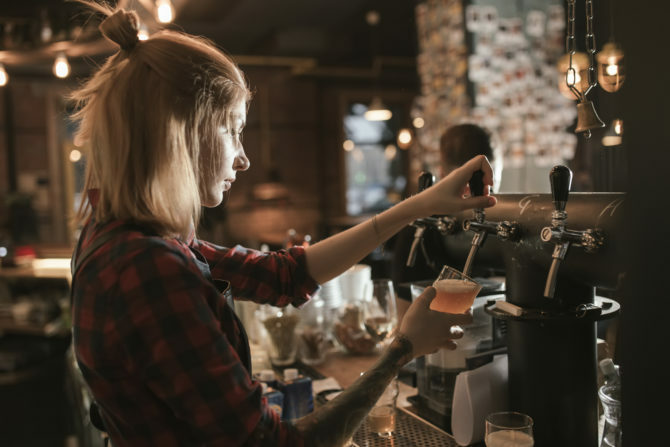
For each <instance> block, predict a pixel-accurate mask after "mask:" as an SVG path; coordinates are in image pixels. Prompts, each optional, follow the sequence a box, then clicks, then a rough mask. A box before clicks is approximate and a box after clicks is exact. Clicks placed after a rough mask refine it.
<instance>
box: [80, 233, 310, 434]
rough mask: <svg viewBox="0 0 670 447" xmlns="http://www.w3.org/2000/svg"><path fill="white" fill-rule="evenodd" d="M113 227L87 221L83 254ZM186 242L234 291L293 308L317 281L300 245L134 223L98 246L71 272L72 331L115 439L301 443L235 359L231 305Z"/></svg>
mask: <svg viewBox="0 0 670 447" xmlns="http://www.w3.org/2000/svg"><path fill="white" fill-rule="evenodd" d="M119 224H120V222H113V223H110V224H107V225H94V224H89V225H87V226H86V227H85V228H84V230H83V232H82V238H83V240H82V244H81V248H80V253H81V252H82V251H83V250H85V249H86V247H87V246H88V245H89V244H91V242H92V241H94V240H95V239H96V238H97V237H99V236H100V235H101V234H103V233H105V232H107V231H109V230H110V229H111V228H114V227H116V226H118V225H119ZM192 249H195V250H197V251H199V252H200V253H201V254H202V255H203V256H204V258H205V259H206V260H207V263H208V264H209V266H210V268H211V273H212V278H214V279H223V280H227V281H229V282H230V285H231V288H232V292H233V295H234V296H235V297H240V298H246V299H250V300H253V301H255V302H258V303H271V304H273V305H276V306H285V305H288V304H293V305H300V304H302V303H303V302H305V301H306V300H307V299H309V297H310V295H311V294H312V293H313V292H314V291H315V290H316V289H317V287H318V285H317V284H316V282H315V281H314V279H312V278H311V276H310V275H309V274H308V272H307V267H306V261H305V255H304V249H302V248H300V247H295V248H291V249H289V250H286V251H284V250H282V251H280V252H275V253H269V254H267V253H261V252H258V251H254V250H249V249H246V248H243V247H240V246H236V247H234V248H222V247H217V246H215V245H213V244H210V243H207V242H202V241H199V240H197V239H195V238H194V239H193V240H192V241H190V242H184V241H181V240H179V239H167V238H161V237H157V236H147V235H146V234H143V233H142V232H139V231H133V230H128V231H125V232H122V233H120V234H119V235H118V236H116V237H114V238H113V239H112V240H111V241H109V242H107V243H105V244H104V245H102V246H101V247H100V248H99V249H98V250H96V251H95V253H94V254H93V255H92V256H91V257H89V258H88V260H87V261H85V263H84V265H83V266H82V267H81V269H80V270H79V273H78V274H77V275H76V280H75V282H74V289H73V335H74V347H75V350H76V355H77V361H78V364H79V367H80V368H81V371H82V373H83V375H84V378H85V379H86V382H87V383H88V385H89V387H90V389H91V391H92V393H93V395H94V397H95V399H96V402H97V403H98V405H99V407H100V408H101V410H102V411H101V413H102V416H103V420H104V422H105V427H106V428H107V431H108V433H109V435H110V437H111V439H112V443H113V444H114V446H115V447H121V446H152V447H153V446H161V447H164V446H190V445H203V446H204V445H206V446H224V445H225V446H237V445H259V446H260V445H268V446H270V445H271V446H295V445H302V440H301V439H300V437H299V435H298V433H297V432H296V431H295V429H294V428H293V427H292V426H290V425H289V424H286V423H285V422H280V420H279V418H278V416H277V414H276V413H275V412H274V411H272V410H271V409H270V408H269V407H268V405H267V401H266V399H265V398H264V397H262V395H261V386H260V384H259V383H258V382H256V381H253V380H252V379H251V378H250V376H249V372H248V371H247V370H246V368H245V367H244V366H243V364H242V363H241V361H240V355H239V353H241V352H242V350H243V349H245V348H244V347H243V346H241V339H240V338H239V333H238V331H237V328H236V327H235V324H231V321H233V320H231V309H230V307H229V306H228V305H227V304H226V303H225V299H224V298H223V297H222V296H220V294H219V293H218V291H217V290H216V288H215V287H214V286H213V285H212V283H211V282H210V281H208V280H207V279H206V278H205V277H204V276H203V274H202V273H201V271H200V270H199V269H198V266H197V264H196V262H195V255H194V253H193V251H192Z"/></svg>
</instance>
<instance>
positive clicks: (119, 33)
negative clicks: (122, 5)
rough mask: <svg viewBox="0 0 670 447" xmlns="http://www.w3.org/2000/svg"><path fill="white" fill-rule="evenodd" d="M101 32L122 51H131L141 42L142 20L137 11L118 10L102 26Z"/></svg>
mask: <svg viewBox="0 0 670 447" xmlns="http://www.w3.org/2000/svg"><path fill="white" fill-rule="evenodd" d="M99 28H100V32H102V35H103V36H105V37H106V38H107V39H109V40H111V41H112V42H114V43H116V44H118V45H119V46H120V47H121V49H122V50H126V51H130V50H132V49H133V48H135V45H137V42H139V41H140V38H139V36H138V34H137V33H138V32H139V31H140V18H139V17H138V16H137V13H136V12H135V11H124V10H118V11H116V12H115V13H114V14H112V15H110V16H109V17H107V18H106V19H105V20H104V21H103V22H102V23H101V24H100V27H99Z"/></svg>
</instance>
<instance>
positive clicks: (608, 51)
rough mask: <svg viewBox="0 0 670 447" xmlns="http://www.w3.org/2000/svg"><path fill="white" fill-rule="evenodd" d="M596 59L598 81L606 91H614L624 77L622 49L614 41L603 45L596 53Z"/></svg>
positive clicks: (619, 86)
mask: <svg viewBox="0 0 670 447" xmlns="http://www.w3.org/2000/svg"><path fill="white" fill-rule="evenodd" d="M596 60H597V61H598V83H599V84H600V86H601V87H602V88H603V90H605V91H606V92H616V91H617V90H619V89H620V88H621V86H622V85H623V81H624V79H626V70H625V68H624V65H623V51H622V50H621V48H619V46H618V45H617V44H616V43H614V42H607V43H606V44H605V45H603V49H602V51H600V53H598V54H597V55H596Z"/></svg>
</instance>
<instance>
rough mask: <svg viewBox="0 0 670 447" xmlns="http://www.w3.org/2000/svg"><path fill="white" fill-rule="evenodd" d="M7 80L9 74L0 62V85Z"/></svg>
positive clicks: (4, 83)
mask: <svg viewBox="0 0 670 447" xmlns="http://www.w3.org/2000/svg"><path fill="white" fill-rule="evenodd" d="M8 82H9V75H8V74H7V71H6V70H5V66H4V65H3V64H0V87H4V86H5V85H7V83H8Z"/></svg>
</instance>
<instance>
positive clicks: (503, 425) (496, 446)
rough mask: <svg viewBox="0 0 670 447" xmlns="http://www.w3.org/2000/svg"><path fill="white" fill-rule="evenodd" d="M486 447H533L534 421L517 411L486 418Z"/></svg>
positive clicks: (491, 415)
mask: <svg viewBox="0 0 670 447" xmlns="http://www.w3.org/2000/svg"><path fill="white" fill-rule="evenodd" d="M484 441H485V442H486V447H501V446H510V447H512V446H513V447H533V445H534V444H535V441H534V440H533V419H532V418H531V417H530V416H528V415H526V414H523V413H517V412H516V411H502V412H499V413H491V414H489V415H488V416H486V437H485V438H484Z"/></svg>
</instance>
